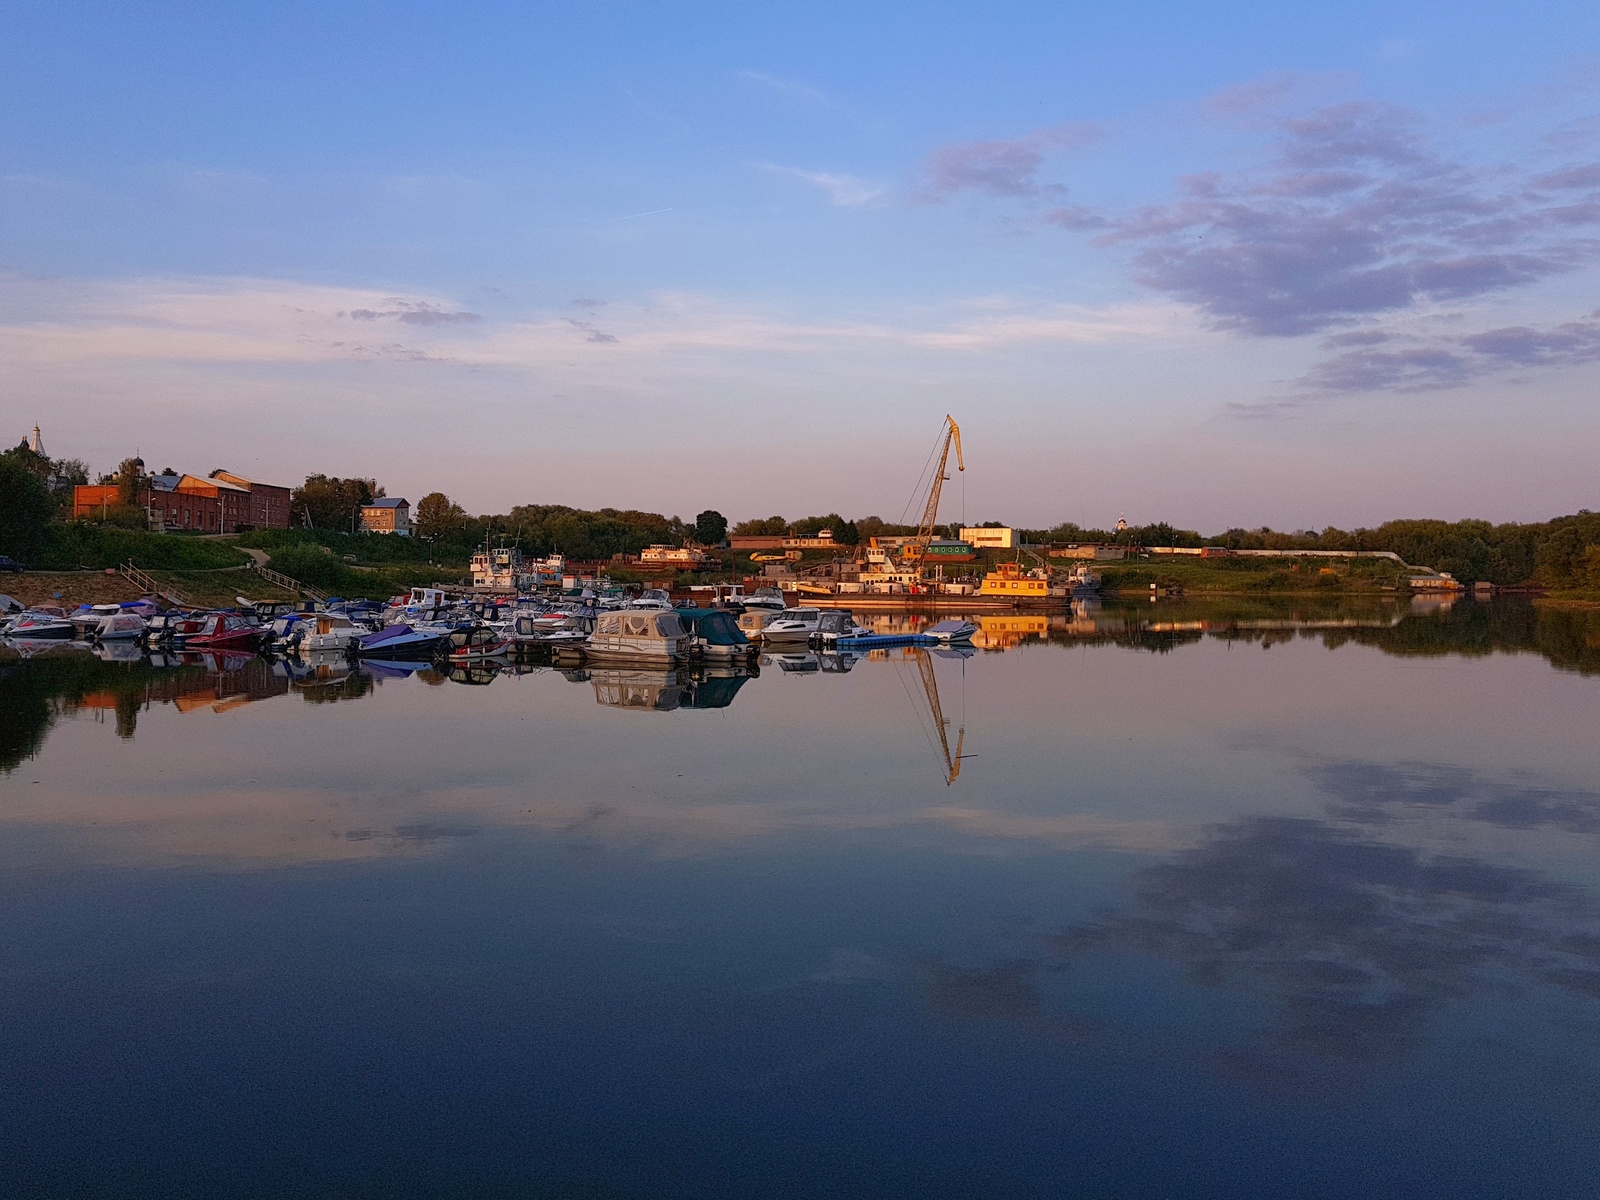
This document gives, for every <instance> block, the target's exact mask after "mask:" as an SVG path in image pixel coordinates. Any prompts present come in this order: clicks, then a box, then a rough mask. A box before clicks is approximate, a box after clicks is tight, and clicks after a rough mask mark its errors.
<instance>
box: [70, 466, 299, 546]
mask: <svg viewBox="0 0 1600 1200" xmlns="http://www.w3.org/2000/svg"><path fill="white" fill-rule="evenodd" d="M118 492H119V488H118V486H117V485H116V484H114V483H111V484H85V485H82V486H79V487H76V488H74V489H73V492H72V515H73V516H75V517H89V518H93V517H101V516H104V515H105V514H106V513H107V512H109V511H110V510H111V509H113V508H116V507H117V505H118V499H117V496H118ZM134 506H135V507H137V508H141V509H143V510H144V511H145V513H146V514H147V515H148V516H149V518H150V524H151V526H152V527H153V528H155V527H159V528H161V529H167V530H173V531H181V530H196V531H198V532H200V533H240V532H242V531H245V530H249V529H287V528H288V527H289V489H288V488H284V487H275V486H273V485H271V484H259V483H253V482H252V481H250V480H241V479H240V477H239V476H236V475H230V474H228V473H227V472H225V471H216V472H213V473H212V476H211V478H209V479H202V478H201V477H200V476H198V475H177V474H161V475H147V476H145V477H144V478H142V479H141V480H140V481H139V487H138V489H137V490H136V491H135V494H134Z"/></svg>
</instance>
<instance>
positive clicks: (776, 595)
mask: <svg viewBox="0 0 1600 1200" xmlns="http://www.w3.org/2000/svg"><path fill="white" fill-rule="evenodd" d="M740 603H741V604H743V605H744V606H745V608H746V609H751V608H764V609H770V610H772V611H774V612H778V611H782V609H783V607H784V603H783V593H782V592H780V591H779V590H778V589H777V588H775V587H762V588H757V589H756V590H755V591H753V592H751V593H750V595H748V596H745V597H743V598H742V599H741V600H740Z"/></svg>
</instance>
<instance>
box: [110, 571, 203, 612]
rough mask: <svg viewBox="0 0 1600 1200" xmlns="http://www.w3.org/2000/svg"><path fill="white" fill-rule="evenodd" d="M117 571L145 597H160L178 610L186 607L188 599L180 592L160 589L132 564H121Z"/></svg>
mask: <svg viewBox="0 0 1600 1200" xmlns="http://www.w3.org/2000/svg"><path fill="white" fill-rule="evenodd" d="M102 561H103V560H102ZM117 570H118V571H120V572H121V573H122V574H123V575H124V576H126V577H127V578H128V579H129V580H130V581H131V582H132V583H133V586H134V587H136V588H139V589H140V590H141V591H143V592H144V593H145V594H146V595H150V596H160V597H162V598H163V599H164V600H166V601H167V602H168V603H171V604H176V605H177V606H178V607H180V608H186V607H188V604H189V601H188V598H187V597H185V596H184V594H183V593H182V592H180V591H177V590H176V589H174V588H170V587H162V586H161V585H160V584H159V583H157V582H156V581H155V580H154V579H153V578H151V577H150V576H149V575H148V574H146V573H145V572H144V571H141V570H140V569H139V568H138V567H136V566H134V565H133V563H132V562H125V563H123V564H122V565H121V566H120V567H118V568H117Z"/></svg>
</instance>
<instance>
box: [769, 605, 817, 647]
mask: <svg viewBox="0 0 1600 1200" xmlns="http://www.w3.org/2000/svg"><path fill="white" fill-rule="evenodd" d="M821 621H822V610H821V609H820V608H786V609H784V610H783V611H782V612H781V613H778V614H777V615H776V616H774V617H773V618H772V619H771V620H770V621H768V622H767V623H766V624H765V625H763V626H762V627H761V640H762V641H763V642H809V641H810V640H811V638H812V636H813V635H814V634H815V633H816V632H817V626H818V625H819V624H820V623H821Z"/></svg>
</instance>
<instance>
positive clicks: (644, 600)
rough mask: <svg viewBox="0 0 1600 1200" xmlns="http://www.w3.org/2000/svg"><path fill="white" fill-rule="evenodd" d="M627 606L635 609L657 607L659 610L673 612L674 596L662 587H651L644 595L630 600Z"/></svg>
mask: <svg viewBox="0 0 1600 1200" xmlns="http://www.w3.org/2000/svg"><path fill="white" fill-rule="evenodd" d="M627 607H629V608H633V609H640V608H648V609H655V610H656V611H657V612H671V611H672V597H671V596H670V595H668V594H667V592H666V591H665V590H663V589H662V588H651V589H650V590H649V591H647V592H645V593H644V594H643V595H641V596H637V597H635V598H634V599H632V600H630V601H628V604H627Z"/></svg>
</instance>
